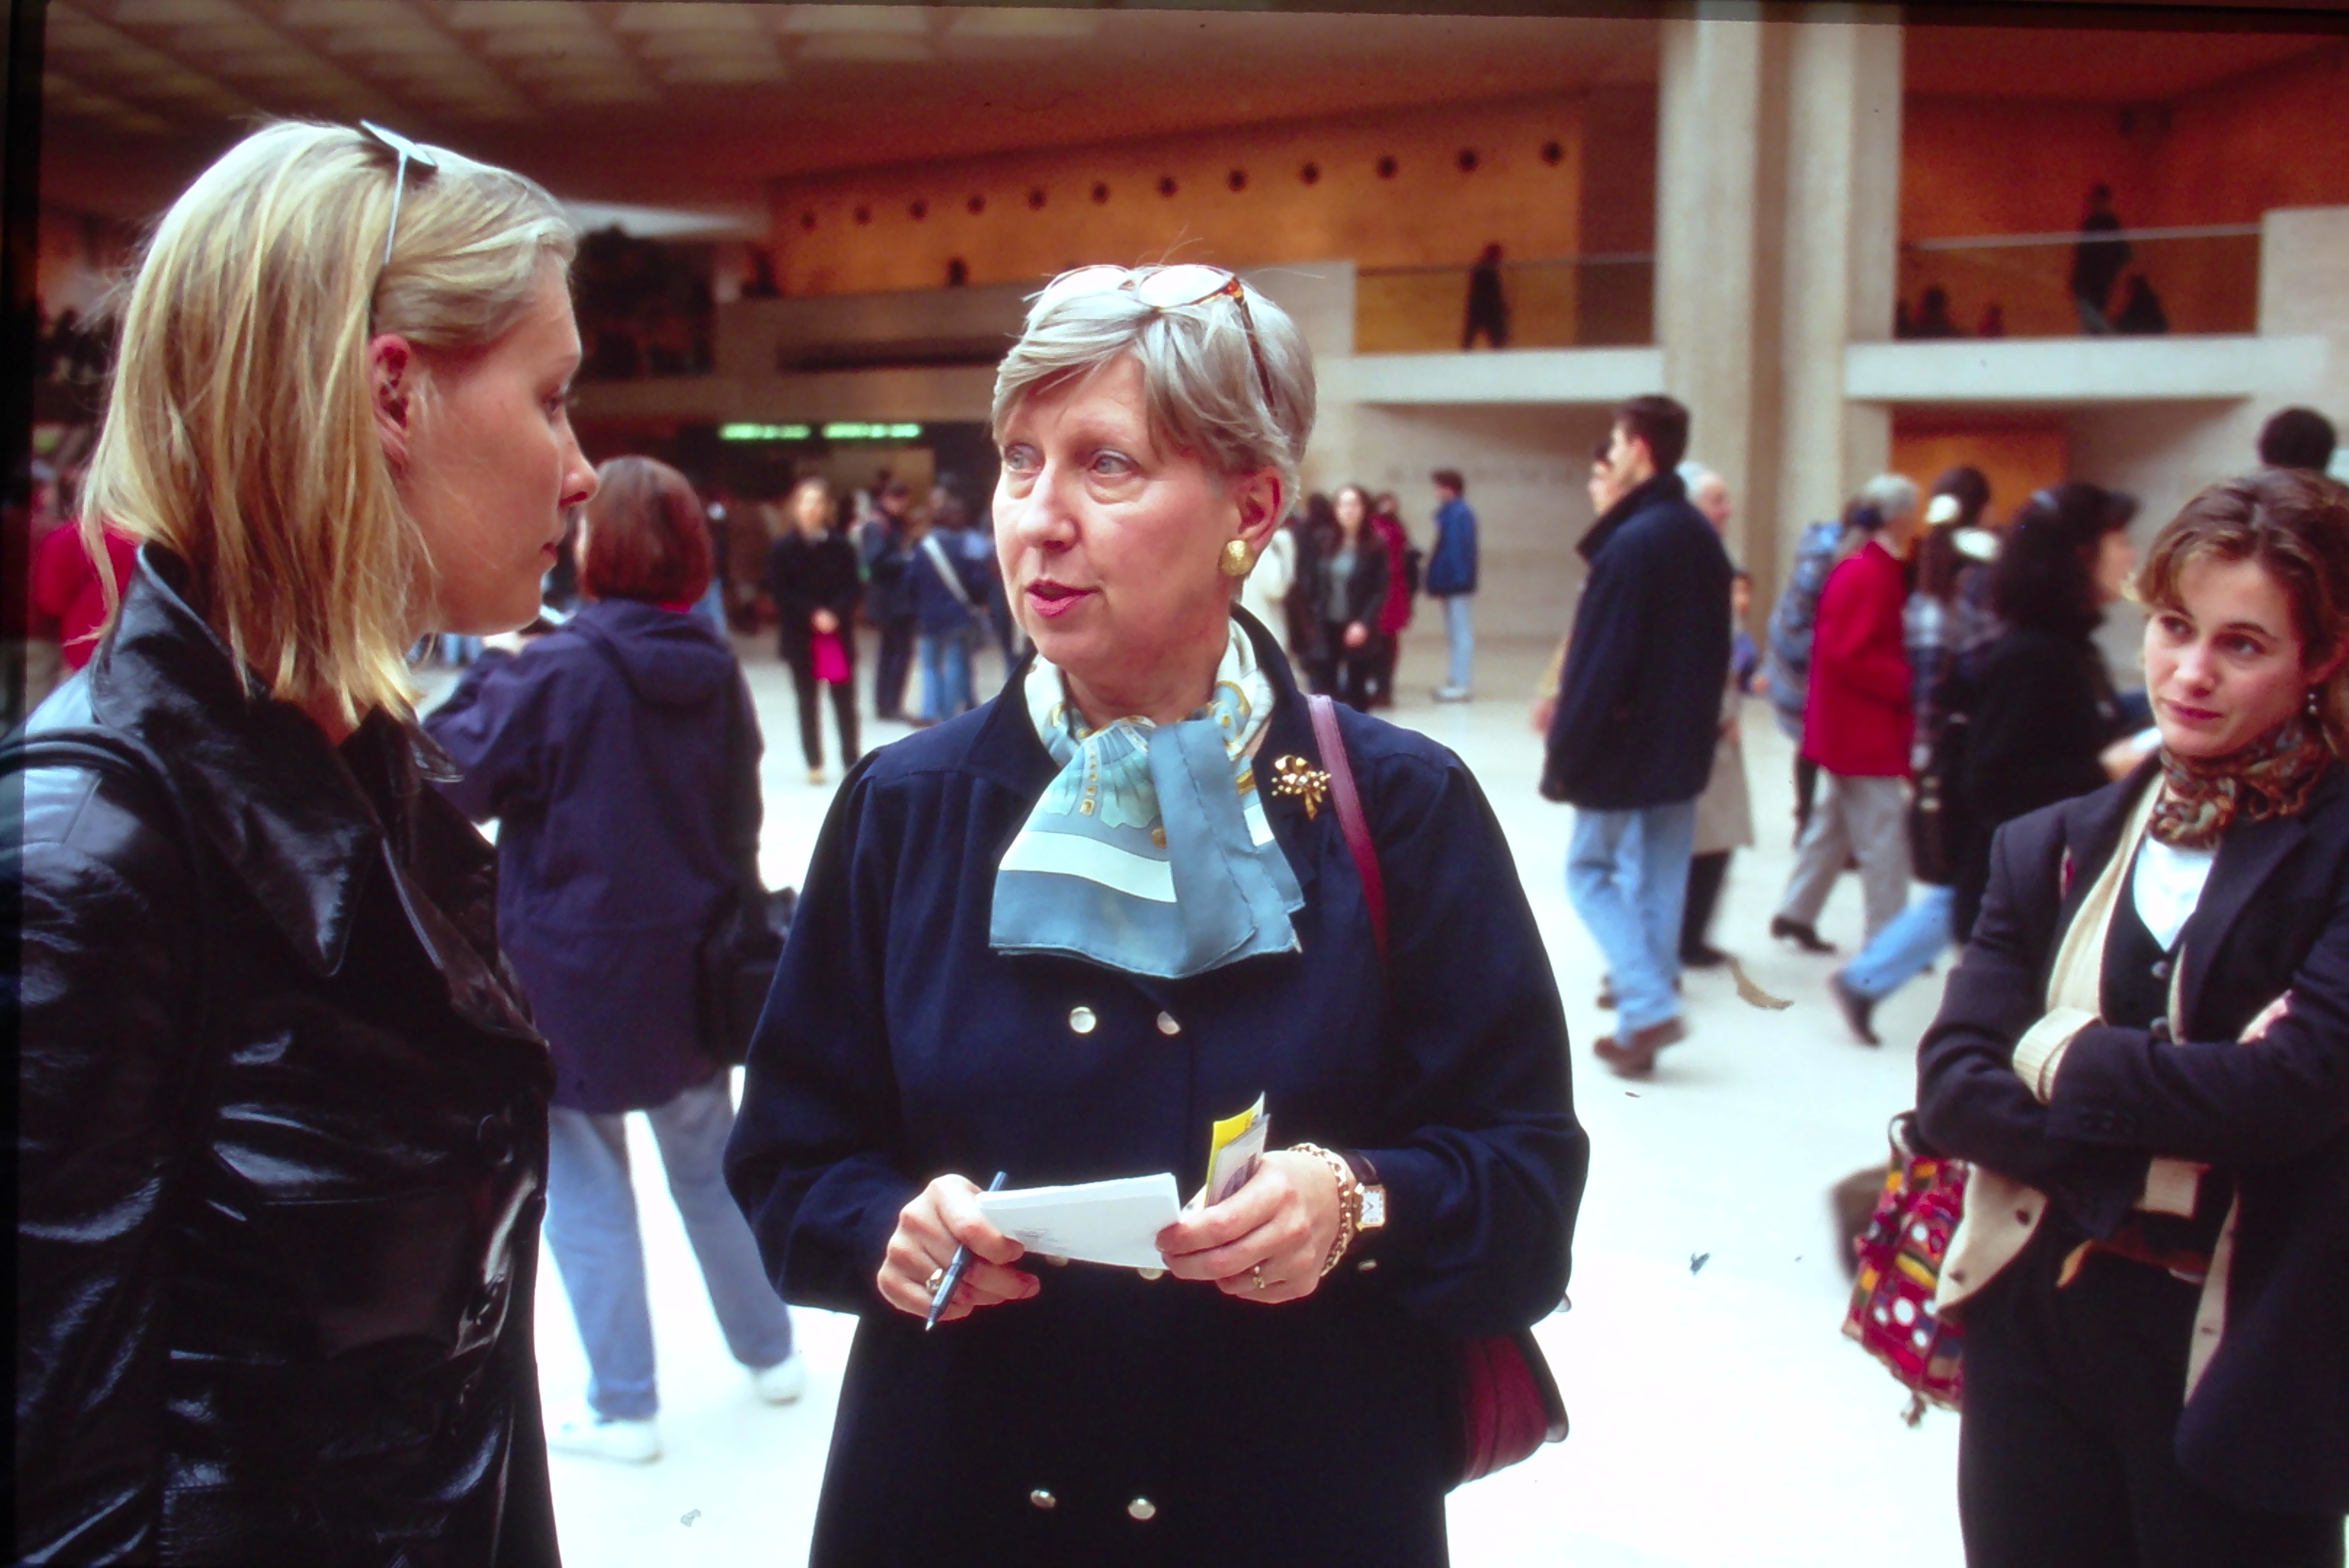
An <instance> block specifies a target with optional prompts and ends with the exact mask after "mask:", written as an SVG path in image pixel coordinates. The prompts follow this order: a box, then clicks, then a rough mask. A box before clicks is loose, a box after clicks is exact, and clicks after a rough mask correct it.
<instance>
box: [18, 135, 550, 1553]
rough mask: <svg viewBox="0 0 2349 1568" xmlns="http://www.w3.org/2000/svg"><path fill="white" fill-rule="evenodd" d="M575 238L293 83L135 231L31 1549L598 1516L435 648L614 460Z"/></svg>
mask: <svg viewBox="0 0 2349 1568" xmlns="http://www.w3.org/2000/svg"><path fill="white" fill-rule="evenodd" d="M572 247H573V235H572V231H571V228H570V225H569V224H568V223H567V222H566V221H565V220H564V216H563V213H562V211H561V209H560V208H558V207H557V206H556V204H555V203H554V201H553V199H552V198H550V197H549V196H548V195H547V193H546V192H545V191H543V190H541V189H540V188H539V187H538V186H537V185H535V184H533V183H532V182H531V181H528V180H525V179H523V178H522V177H520V176H518V175H514V174H510V173H508V172H506V171H505V170H500V169H494V168H491V167H489V166H488V165H485V164H481V163H476V162H474V161H472V160H470V159H466V158H462V157H460V156H458V155H457V154H455V153H453V152H450V151H446V150H440V149H426V148H419V147H416V146H415V145H414V144H412V143H409V142H408V141H406V140H405V139H401V138H398V137H396V136H393V135H391V134H389V133H386V132H378V131H375V130H373V129H366V130H352V129H342V128H338V127H332V126H317V125H300V124H279V125H274V126H270V127H268V128H266V129H262V130H259V131H256V132H254V134H253V135H251V136H249V137H247V138H246V139H244V140H243V142H241V143H239V144H238V145H237V146H236V147H234V148H233V149H232V150H230V151H229V152H227V153H226V154H225V155H223V156H222V158H221V160H219V161H218V162H217V163H215V164H213V165H212V167H211V168H210V169H208V170H205V171H204V173H203V174H202V175H201V176H199V177H198V178H197V180H196V181H195V183H194V184H193V185H191V186H190V187H189V189H188V190H187V191H186V192H185V193H184V194H182V195H181V197H180V199H179V200H178V201H176V202H175V203H173V205H172V207H171V211H169V212H168V213H167V214H165V216H164V217H163V219H162V221H161V222H160V226H159V227H158V228H157V229H156V231H155V233H154V236H153V238H152V239H151V240H150V242H149V244H148V246H147V249H146V252H145V254H144V255H143V257H142V258H141V259H140V263H139V267H138V273H137V277H136V280H135V282H134V283H133V284H132V285H131V288H130V291H129V303H128V306H127V309H126V313H125V315H124V316H123V320H122V339H121V351H120V356H119V365H118V368H117V370H116V373H115V378H114V385H113V388H112V391H111V393H110V395H109V406H108V410H107V418H106V425H105V431H104V434H103V435H102V436H101V437H100V438H99V441H98V449H97V453H96V456H95V459H94V460H93V462H92V465H91V468H90V472H89V480H88V489H87V491H86V494H85V499H84V511H83V514H82V527H83V530H84V531H85V533H86V534H87V535H88V538H89V539H90V540H91V541H92V542H93V543H95V542H96V541H97V540H98V536H99V530H100V529H101V528H106V527H112V528H119V529H120V530H121V531H124V532H125V533H127V534H129V535H130V536H131V537H133V538H135V539H137V540H138V541H140V546H141V548H140V555H139V562H138V570H137V572H136V573H135V574H134V575H133V576H132V577H131V579H130V580H129V583H126V584H121V585H119V592H120V602H119V608H118V609H117V611H116V614H115V616H114V620H113V624H112V626H111V627H110V629H109V631H108V633H107V634H106V636H105V638H104V640H103V642H102V643H101V644H100V645H99V648H98V654H97V656H96V657H95V658H94V659H93V660H92V661H91V663H90V665H89V666H88V669H86V670H85V671H83V672H82V674H80V675H79V676H76V677H75V679H74V680H73V681H71V682H70V683H68V684H67V686H65V687H63V688H62V689H60V690H59V691H58V692H57V694H56V695H55V696H52V697H51V698H50V699H49V700H48V701H47V703H45V704H44V705H43V706H42V707H41V709H40V710H39V711H38V712H37V713H36V714H35V715H34V717H33V718H32V720H31V721H30V724H29V735H28V736H27V737H26V738H25V739H24V742H23V744H22V748H21V749H13V751H12V755H11V756H10V758H9V762H10V764H11V766H12V768H13V769H17V770H20V771H19V777H20V779H21V782H22V788H23V790H24V810H23V813H22V816H21V820H19V821H16V822H15V823H12V824H11V829H10V831H9V837H8V841H6V842H5V845H0V856H5V858H0V866H5V872H0V875H5V881H6V884H7V885H6V887H5V896H7V897H8V898H9V899H11V900H12V901H16V900H20V901H21V910H22V933H23V942H22V944H21V948H19V947H17V946H12V947H11V948H10V949H9V951H10V953H11V954H12V955H15V959H14V972H13V973H11V974H10V975H8V984H9V987H10V990H11V991H12V992H13V997H12V1000H13V1001H14V1002H15V1004H16V1009H17V1013H16V1016H17V1019H18V1030H19V1035H18V1038H19V1050H20V1061H19V1078H18V1114H17V1141H16V1193H17V1198H16V1202H17V1243H16V1247H17V1250H16V1260H17V1286H16V1292H17V1294H16V1315H17V1341H16V1497H15V1501H16V1551H17V1553H18V1554H19V1555H20V1556H21V1557H22V1558H24V1559H26V1560H29V1561H34V1562H74V1563H95V1562H106V1563H113V1562H148V1563H387V1562H394V1561H397V1562H401V1563H409V1564H414V1565H417V1568H422V1565H426V1564H451V1565H454V1564H460V1563H462V1564H472V1563H490V1564H495V1565H498V1568H506V1565H509V1564H513V1565H520V1564H552V1563H554V1562H555V1561H556V1545H555V1535H554V1514H553V1507H552V1502H551V1499H550V1495H549V1492H548V1490H547V1476H546V1460H545V1450H544V1444H543V1437H542V1434H541V1428H540V1418H539V1404H538V1381H537V1374H536V1370H535V1367H534V1363H533V1355H532V1344H531V1302H532V1290H533V1281H534V1279H535V1277H536V1266H537V1255H538V1223H539V1215H540V1213H541V1211H542V1208H543V1197H542V1189H543V1186H544V1182H545V1173H546V1104H547V1095H548V1091H549V1090H550V1089H551V1088H553V1087H554V1073H553V1071H552V1068H551V1067H550V1065H549V1061H548V1056H547V1048H546V1043H545V1041H544V1040H543V1038H541V1037H540V1036H539V1034H538V1032H537V1030H536V1029H534V1028H533V1026H532V1025H531V1022H530V1015H529V1012H528V1010H527V1008H526V1007H525V1006H524V1005H523V1000H522V997H521V993H520V991H519V990H518V989H517V987H516V985H515V984H514V981H513V976H512V972H511V971H510V970H509V969H508V968H507V967H506V965H505V961H504V959H503V958H502V956H501V955H500V953H499V950H498V945H497V921H496V911H495V909H494V907H493V905H492V888H493V886H494V880H495V878H494V863H493V861H492V858H491V853H490V850H489V846H488V845H486V844H484V843H483V842H482V841H481V836H480V835H479V834H478V833H476V832H475V831H474V830H472V829H471V827H470V826H468V825H467V824H466V822H465V820H464V819H463V818H462V817H461V816H460V814H459V813H458V812H457V811H456V810H454V809H453V808H451V807H450V806H449V805H448V804H447V803H446V802H444V801H443V800H441V799H440V797H439V796H438V795H437V794H436V793H435V792H434V791H432V790H430V789H426V788H424V787H423V779H425V778H426V777H427V776H429V774H431V773H433V772H437V771H440V769H441V768H442V764H441V763H440V762H438V761H436V760H433V758H435V756H436V755H437V748H433V747H432V746H431V745H430V744H429V742H428V741H427V740H426V739H425V738H423V737H422V735H421V734H420V732H419V730H418V728H417V727H416V721H415V717H414V713H413V708H412V704H413V702H414V701H415V695H416V694H415V691H414V688H413V687H412V686H411V685H410V684H409V677H408V671H407V665H406V662H405V659H404V656H403V650H404V649H406V648H407V647H408V646H409V645H411V644H413V643H414V642H415V641H416V640H417V639H418V638H419V636H420V635H422V634H425V633H427V632H454V633H468V634H485V633H495V632H502V631H506V630H508V629H510V628H512V627H514V626H517V625H520V624H523V623H524V622H527V621H529V620H530V619H531V618H532V616H533V614H535V613H536V611H537V608H538V584H539V579H540V576H541V574H542V573H544V572H545V570H546V569H547V567H548V566H549V565H550V564H551V563H552V562H553V561H554V549H555V544H556V542H557V541H558V540H560V539H561V538H562V535H563V520H564V510H565V509H566V508H568V507H571V506H574V505H576V504H578V503H580V502H582V501H585V500H586V499H587V498H588V497H589V496H591V495H593V494H594V493H595V474H594V473H593V471H592V470H591V469H589V468H588V466H587V464H586V462H585V459H583V458H582V457H581V456H580V452H579V447H578V443H577V442H576V440H575V439H574V438H573V436H572V433H571V428H570V424H569V421H568V418H567V415H566V413H565V406H566V401H567V394H568V388H569V384H570V380H571V377H572V375H573V373H574V371H575V370H576V369H577V367H578V364H579V337H578V333H577V330H576V328H575V327H574V325H573V321H572V314H571V302H570V296H569V293H568V290H567V288H566V282H565V273H566V269H567V266H568V264H569V261H570V257H571V254H572Z"/></svg>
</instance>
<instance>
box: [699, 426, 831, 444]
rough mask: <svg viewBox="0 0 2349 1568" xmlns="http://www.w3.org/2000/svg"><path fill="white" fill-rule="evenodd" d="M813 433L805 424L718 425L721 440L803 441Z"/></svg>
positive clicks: (810, 427)
mask: <svg viewBox="0 0 2349 1568" xmlns="http://www.w3.org/2000/svg"><path fill="white" fill-rule="evenodd" d="M814 433H815V431H814V428H812V426H807V425H720V426H719V427H718V438H719V440H721V441H804V440H806V439H807V438H809V437H810V436H812V435H813V434H814Z"/></svg>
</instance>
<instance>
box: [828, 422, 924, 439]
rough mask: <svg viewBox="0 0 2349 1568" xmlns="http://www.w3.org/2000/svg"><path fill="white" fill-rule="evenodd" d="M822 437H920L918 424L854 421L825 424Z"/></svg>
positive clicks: (920, 429) (920, 430)
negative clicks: (866, 423) (869, 423)
mask: <svg viewBox="0 0 2349 1568" xmlns="http://www.w3.org/2000/svg"><path fill="white" fill-rule="evenodd" d="M823 438H824V439H825V440H827V441H918V440H920V439H921V438H922V428H921V427H920V426H919V425H865V424H858V423H855V422H854V421H851V422H848V423H844V424H837V425H826V426H825V427H824V428H823Z"/></svg>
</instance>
